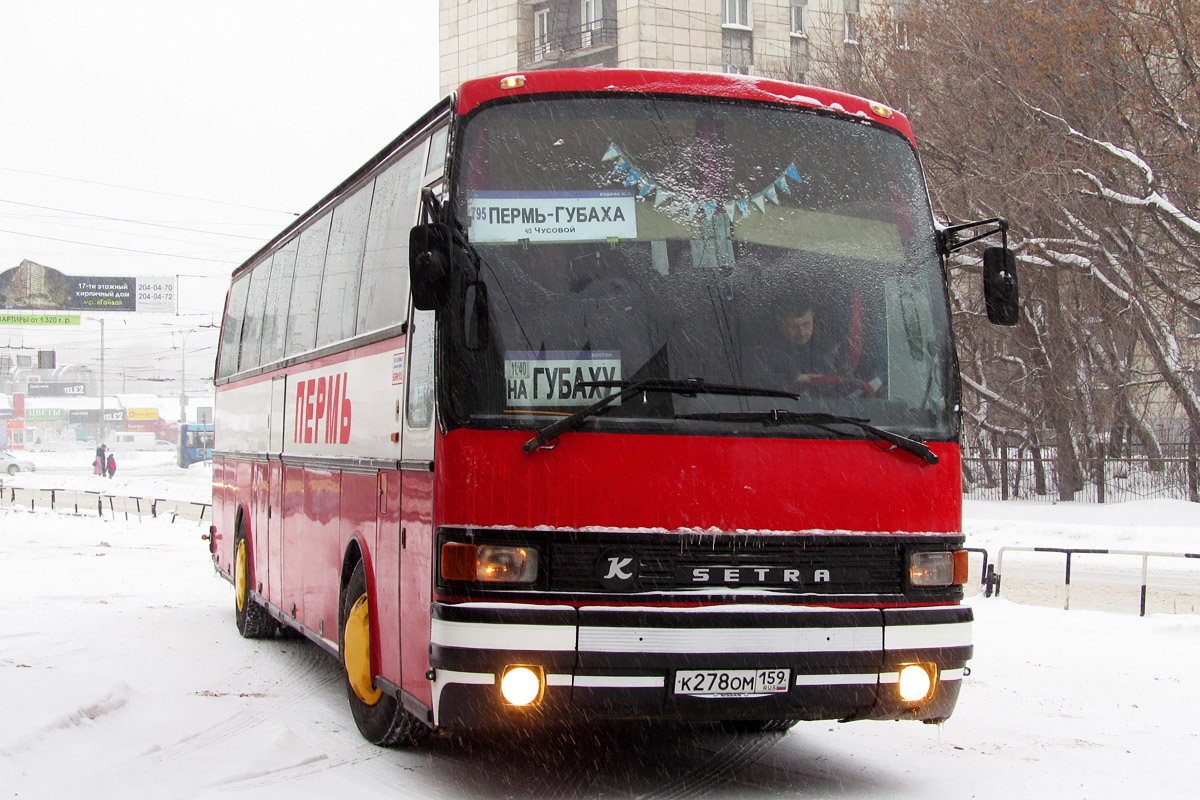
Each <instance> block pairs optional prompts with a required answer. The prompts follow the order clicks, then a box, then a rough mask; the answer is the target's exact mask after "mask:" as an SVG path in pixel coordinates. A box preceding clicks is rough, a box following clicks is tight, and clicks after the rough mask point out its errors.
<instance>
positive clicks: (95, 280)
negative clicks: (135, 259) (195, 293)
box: [0, 259, 176, 314]
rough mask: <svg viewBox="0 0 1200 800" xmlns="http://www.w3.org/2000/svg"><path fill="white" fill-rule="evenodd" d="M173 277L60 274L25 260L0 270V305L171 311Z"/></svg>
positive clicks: (173, 292) (0, 306)
mask: <svg viewBox="0 0 1200 800" xmlns="http://www.w3.org/2000/svg"><path fill="white" fill-rule="evenodd" d="M175 295H176V281H175V278H170V277H169V278H129V277H115V276H111V275H91V276H87V275H83V276H80V275H64V274H63V273H61V272H59V271H58V270H56V269H52V268H50V267H47V266H44V265H42V264H38V263H36V262H33V261H30V260H29V259H25V260H24V261H22V262H21V263H20V264H18V265H17V266H15V267H13V268H12V269H9V270H6V271H5V272H2V273H0V308H3V309H6V310H28V311H46V310H51V309H53V310H59V311H143V312H150V313H160V314H170V313H174V311H175Z"/></svg>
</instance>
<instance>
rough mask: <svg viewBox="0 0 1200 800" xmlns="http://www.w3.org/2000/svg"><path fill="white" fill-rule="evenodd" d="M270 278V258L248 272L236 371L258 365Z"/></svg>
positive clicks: (242, 370)
mask: <svg viewBox="0 0 1200 800" xmlns="http://www.w3.org/2000/svg"><path fill="white" fill-rule="evenodd" d="M270 279H271V259H270V257H269V256H268V257H267V258H265V259H263V260H262V261H259V262H258V263H257V264H255V265H254V270H253V271H252V272H251V273H250V295H249V297H248V298H247V299H246V321H245V322H244V323H242V346H241V348H240V350H241V357H240V358H239V360H238V371H239V372H244V371H246V370H248V369H254V368H255V367H257V366H258V365H259V363H260V362H259V346H260V344H261V343H262V329H263V309H264V307H265V306H266V303H267V284H268V282H269V281H270Z"/></svg>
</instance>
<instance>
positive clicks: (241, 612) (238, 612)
mask: <svg viewBox="0 0 1200 800" xmlns="http://www.w3.org/2000/svg"><path fill="white" fill-rule="evenodd" d="M252 559H253V556H251V554H250V547H249V545H248V544H247V542H246V529H245V523H243V522H242V521H241V520H238V525H237V535H236V536H235V537H234V540H233V611H234V620H235V621H236V622H237V629H238V633H240V634H241V635H242V636H243V637H245V638H246V639H269V638H270V637H271V636H273V635H275V630H276V627H277V626H276V624H275V620H273V619H271V615H270V614H268V613H267V610H266V609H265V608H263V607H262V606H261V605H259V604H258V603H257V602H255V600H254V598H253V597H252V596H251V595H250V592H251V591H252V587H253V586H254V563H253V560H252Z"/></svg>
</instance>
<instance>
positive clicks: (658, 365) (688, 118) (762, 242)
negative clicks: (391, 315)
mask: <svg viewBox="0 0 1200 800" xmlns="http://www.w3.org/2000/svg"><path fill="white" fill-rule="evenodd" d="M457 159H458V161H457V163H456V169H455V176H456V177H455V185H454V193H453V196H452V201H453V208H454V213H455V214H456V215H457V219H458V222H459V224H460V225H461V227H462V229H463V230H464V231H465V232H466V237H467V240H468V241H469V245H470V247H469V252H470V254H471V258H470V259H468V260H469V261H470V262H471V264H470V265H469V267H465V268H464V269H463V270H461V272H463V273H465V274H464V275H463V276H462V277H461V279H460V280H459V282H458V283H457V284H456V288H455V290H454V292H453V293H452V302H451V304H450V309H449V316H448V324H447V326H446V327H445V328H444V330H445V331H447V334H446V335H444V337H443V358H444V361H443V363H444V364H445V365H446V366H447V367H448V370H449V371H448V376H449V381H448V383H447V384H446V386H447V392H446V394H445V395H444V398H445V400H446V401H447V402H448V411H449V415H450V417H451V418H452V420H453V421H454V423H455V424H457V425H466V426H470V427H477V428H489V427H490V428H501V427H503V428H536V427H540V426H543V425H545V424H547V423H548V422H550V421H553V419H554V417H555V415H562V414H570V413H572V412H575V411H578V410H579V409H581V408H584V407H586V406H588V405H590V404H591V403H594V402H595V401H596V400H597V399H598V398H602V397H604V396H605V395H607V394H610V393H615V392H618V391H620V388H619V387H620V385H621V384H622V383H624V384H625V385H628V384H629V382H631V381H640V380H646V379H662V380H699V381H704V382H706V383H711V384H724V385H727V386H735V387H746V388H748V389H765V390H770V391H768V392H765V393H760V392H756V391H747V392H731V393H707V392H698V393H695V394H688V393H686V392H646V393H642V394H635V395H633V396H626V397H622V398H621V399H620V401H619V402H618V403H615V404H613V407H611V408H609V409H608V410H607V411H606V413H605V414H604V415H603V416H602V417H597V418H595V419H594V420H591V421H590V422H589V427H588V428H587V429H588V430H597V431H635V430H647V431H655V432H677V433H692V434H709V433H711V434H718V435H751V436H755V435H758V436H762V435H770V436H828V435H829V430H828V429H814V428H813V427H812V426H811V425H804V424H793V425H789V424H787V423H786V422H781V420H786V419H800V417H798V416H796V414H790V415H776V416H775V417H772V416H771V412H775V411H786V412H798V413H809V412H823V413H828V414H837V415H843V416H854V417H856V418H859V419H863V420H869V421H870V423H871V424H873V425H875V426H884V427H887V428H889V429H891V430H895V431H898V432H901V433H904V434H905V435H911V436H917V437H921V438H925V439H952V438H953V437H954V436H955V435H956V434H957V430H956V425H957V415H956V412H955V404H956V393H957V384H956V382H955V381H954V380H953V379H952V376H953V368H954V365H953V356H952V344H951V340H950V333H949V310H948V307H947V302H946V295H945V289H944V284H943V278H942V273H941V267H940V260H939V257H938V253H937V248H936V237H935V233H934V229H933V225H932V216H931V213H930V209H929V204H928V199H927V194H926V190H925V186H924V182H923V179H922V175H921V170H920V165H919V162H918V160H917V157H916V154H915V152H914V151H913V149H912V147H911V146H910V144H909V143H908V141H907V140H905V139H904V138H903V137H902V136H900V135H898V134H897V133H895V132H894V131H892V130H890V129H887V128H885V127H883V126H879V125H875V124H871V123H870V122H868V121H867V120H848V119H846V118H845V117H844V116H838V115H834V114H828V113H820V112H817V111H814V110H811V109H800V108H782V107H778V106H771V107H768V106H758V105H747V104H740V103H739V104H734V103H728V102H714V101H703V100H698V99H691V98H689V99H684V98H679V99H671V98H661V97H648V96H647V97H637V98H626V97H598V98H597V97H573V98H567V99H552V100H544V99H540V100H532V101H523V102H512V103H507V104H501V105H494V106H492V107H488V108H484V109H481V110H480V111H478V112H476V113H475V114H474V115H473V117H472V118H471V119H470V121H469V122H468V123H467V124H466V126H465V127H464V129H463V131H462V134H461V136H460V137H459V143H458V147H457ZM773 392H786V393H789V394H795V395H798V399H797V398H789V397H779V396H776V395H775V394H773ZM747 412H764V413H761V414H756V413H747ZM772 419H773V420H774V424H767V423H770V422H771V420H772ZM836 433H837V434H838V435H845V436H864V435H865V434H863V432H862V431H860V430H858V429H852V428H849V427H846V428H845V430H842V429H838V430H837V431H836Z"/></svg>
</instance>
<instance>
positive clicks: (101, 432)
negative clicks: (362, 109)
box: [97, 317, 104, 444]
mask: <svg viewBox="0 0 1200 800" xmlns="http://www.w3.org/2000/svg"><path fill="white" fill-rule="evenodd" d="M99 322H100V437H99V440H98V441H97V444H103V443H104V317H101V318H100V319H99Z"/></svg>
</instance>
